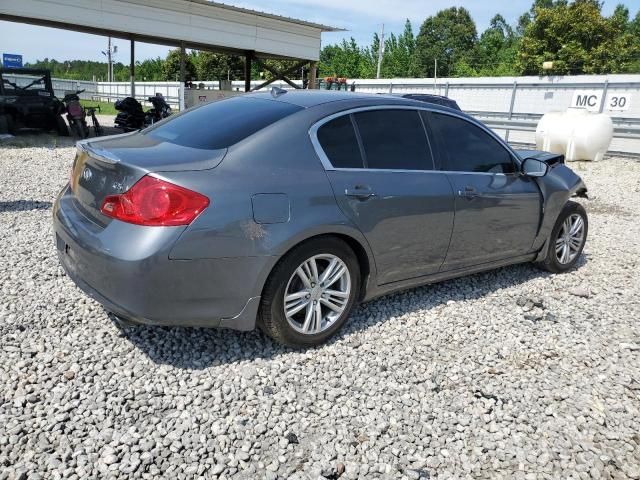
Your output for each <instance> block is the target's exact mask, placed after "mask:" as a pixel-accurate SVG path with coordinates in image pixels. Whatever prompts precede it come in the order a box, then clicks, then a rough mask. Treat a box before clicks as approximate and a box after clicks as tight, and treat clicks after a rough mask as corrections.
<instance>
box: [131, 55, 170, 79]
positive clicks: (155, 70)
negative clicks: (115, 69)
mask: <svg viewBox="0 0 640 480" xmlns="http://www.w3.org/2000/svg"><path fill="white" fill-rule="evenodd" d="M163 65H164V60H162V59H161V58H160V57H157V58H150V59H147V60H144V61H142V62H140V61H137V62H136V79H137V80H141V81H146V82H154V81H161V80H163V79H164V74H163V70H162V66H163Z"/></svg>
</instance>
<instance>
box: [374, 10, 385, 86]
mask: <svg viewBox="0 0 640 480" xmlns="http://www.w3.org/2000/svg"><path fill="white" fill-rule="evenodd" d="M382 55H384V23H383V24H382V31H381V32H380V42H379V43H378V70H377V71H376V78H380V66H381V65H382Z"/></svg>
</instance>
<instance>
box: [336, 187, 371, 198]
mask: <svg viewBox="0 0 640 480" xmlns="http://www.w3.org/2000/svg"><path fill="white" fill-rule="evenodd" d="M344 194H345V195H346V196H347V197H352V198H357V199H358V200H368V199H369V198H371V197H375V196H376V194H375V193H374V192H373V191H372V190H371V188H369V187H365V186H356V187H354V188H346V189H345V191H344Z"/></svg>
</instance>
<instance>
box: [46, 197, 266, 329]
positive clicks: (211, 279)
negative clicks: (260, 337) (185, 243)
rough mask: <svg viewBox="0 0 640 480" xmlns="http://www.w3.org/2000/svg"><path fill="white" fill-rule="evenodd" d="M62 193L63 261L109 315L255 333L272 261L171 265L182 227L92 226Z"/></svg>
mask: <svg viewBox="0 0 640 480" xmlns="http://www.w3.org/2000/svg"><path fill="white" fill-rule="evenodd" d="M74 202H75V199H74V197H73V195H72V194H70V193H69V192H68V189H65V190H64V191H63V192H62V193H61V195H60V196H59V197H58V200H57V201H56V204H55V206H54V209H53V223H54V230H55V236H56V246H57V251H58V257H59V259H60V263H61V264H62V266H63V267H64V269H65V271H66V272H67V274H68V275H69V277H70V278H71V279H72V280H73V281H74V282H75V283H76V284H77V285H78V287H80V288H81V289H82V290H83V291H84V292H86V293H87V294H88V295H89V296H91V297H92V298H94V299H95V300H96V301H98V302H99V303H100V304H102V305H103V306H104V307H105V308H106V309H107V310H109V311H111V312H113V313H115V314H116V315H118V316H120V317H123V318H125V319H127V320H130V321H133V322H136V323H144V324H153V325H167V326H169V325H171V326H198V327H224V328H232V329H236V330H251V329H253V328H254V327H255V319H256V314H257V311H258V305H259V300H260V290H261V285H260V284H259V282H258V280H257V279H258V278H261V276H262V272H263V271H264V269H266V268H267V267H268V265H269V264H270V263H271V262H272V261H273V258H272V257H237V258H217V259H198V260H170V259H169V251H170V250H171V248H172V247H173V245H174V244H175V242H176V241H177V240H178V238H179V237H180V235H181V233H182V232H183V231H184V227H141V226H137V225H130V224H126V223H124V222H119V221H112V222H111V223H109V224H108V225H107V226H106V227H103V226H99V225H96V224H95V223H93V222H91V220H89V219H88V218H87V217H86V216H85V215H83V213H82V212H80V210H79V209H78V208H77V207H76V206H74Z"/></svg>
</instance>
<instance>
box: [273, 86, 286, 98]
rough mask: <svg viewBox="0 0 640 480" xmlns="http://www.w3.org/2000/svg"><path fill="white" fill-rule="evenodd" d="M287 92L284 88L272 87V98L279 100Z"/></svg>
mask: <svg viewBox="0 0 640 480" xmlns="http://www.w3.org/2000/svg"><path fill="white" fill-rule="evenodd" d="M285 93H287V91H286V90H285V89H284V88H280V87H271V96H272V97H273V98H278V97H279V96H280V95H284V94H285Z"/></svg>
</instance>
